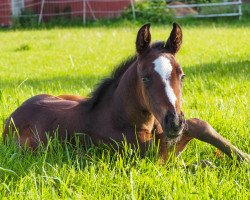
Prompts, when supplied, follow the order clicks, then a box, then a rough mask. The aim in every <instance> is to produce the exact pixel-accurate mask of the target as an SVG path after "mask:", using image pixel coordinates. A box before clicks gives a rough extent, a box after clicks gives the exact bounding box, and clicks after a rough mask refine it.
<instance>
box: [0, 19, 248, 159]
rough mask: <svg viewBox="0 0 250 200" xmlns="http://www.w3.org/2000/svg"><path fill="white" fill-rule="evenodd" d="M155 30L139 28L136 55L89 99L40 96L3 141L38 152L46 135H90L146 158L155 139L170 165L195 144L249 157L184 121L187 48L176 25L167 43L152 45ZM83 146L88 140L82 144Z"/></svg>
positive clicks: (195, 122) (11, 123) (197, 123)
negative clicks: (183, 53) (180, 58)
mask: <svg viewBox="0 0 250 200" xmlns="http://www.w3.org/2000/svg"><path fill="white" fill-rule="evenodd" d="M150 42H151V34H150V25H149V24H146V25H144V26H142V27H141V28H140V30H139V31H138V34H137V38H136V52H137V53H136V55H135V56H133V57H131V58H130V59H128V60H127V61H126V62H124V63H122V64H120V66H119V67H118V68H117V69H116V71H114V73H113V74H112V75H111V77H109V78H107V79H105V80H104V81H103V82H102V83H101V84H100V85H99V86H98V87H97V88H96V90H95V91H94V92H93V93H92V95H91V97H90V98H86V99H84V98H82V97H79V96H73V95H61V96H58V97H56V96H51V95H47V94H41V95H37V96H34V97H32V98H30V99H28V100H27V101H25V102H24V103H23V104H22V105H21V106H20V107H19V108H17V109H16V110H15V111H14V112H13V113H12V114H11V115H10V117H9V118H8V120H7V123H6V126H5V130H4V138H6V137H7V135H9V134H13V135H14V137H15V139H16V140H17V141H18V142H19V143H20V145H21V146H28V147H30V148H33V149H36V148H37V146H38V145H39V143H41V142H42V143H45V144H46V143H47V137H46V133H47V134H49V136H50V137H54V132H55V131H57V135H58V137H59V139H60V140H65V139H66V138H67V139H69V138H72V137H74V136H75V135H76V134H77V133H85V134H87V135H88V136H89V137H90V138H91V140H92V141H93V143H94V144H96V145H97V144H99V143H105V144H108V145H113V144H114V142H122V141H123V140H124V139H126V141H127V142H128V143H129V144H131V145H132V147H134V148H140V150H141V152H142V153H144V152H145V151H146V150H147V147H148V144H150V143H151V142H152V140H153V138H155V140H156V141H157V142H159V144H160V156H161V158H162V159H163V160H166V159H167V157H168V154H169V152H170V151H171V149H175V154H176V155H178V154H180V153H181V152H182V151H183V149H184V148H185V147H186V145H187V143H188V142H189V141H190V140H191V139H193V138H196V139H199V140H201V141H204V142H207V143H210V144H212V145H214V146H215V147H217V148H219V149H220V150H221V151H223V152H224V153H226V154H227V155H228V156H230V157H232V154H235V155H236V156H237V159H238V160H247V161H249V156H248V155H246V154H244V153H243V152H241V151H240V150H238V149H237V148H236V147H234V146H233V145H231V144H230V143H229V142H228V141H227V140H226V139H224V138H223V137H222V136H220V135H219V134H218V133H217V132H216V131H215V130H214V129H213V128H212V127H211V126H210V125H209V124H208V123H207V122H204V121H202V120H199V119H189V120H185V119H184V114H183V112H182V103H181V100H182V99H181V88H182V80H183V78H184V72H183V70H182V69H181V67H180V65H179V64H178V62H177V61H176V58H175V55H176V53H177V52H178V51H179V49H180V47H181V43H182V30H181V28H180V26H179V25H178V24H176V23H174V24H173V29H172V31H171V33H170V36H169V38H168V40H167V41H166V42H156V43H153V44H152V45H151V44H150ZM81 141H82V142H83V144H84V143H85V141H84V138H81Z"/></svg>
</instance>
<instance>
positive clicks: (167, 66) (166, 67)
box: [153, 56, 176, 108]
mask: <svg viewBox="0 0 250 200" xmlns="http://www.w3.org/2000/svg"><path fill="white" fill-rule="evenodd" d="M153 63H154V65H155V68H154V69H155V71H156V72H157V73H158V74H159V75H160V76H161V78H162V79H163V81H164V82H165V92H166V95H167V97H168V99H169V101H170V103H171V104H172V105H173V106H174V108H175V102H176V96H175V93H174V90H173V88H172V87H171V85H170V77H171V72H172V69H173V67H172V65H171V63H170V60H169V59H168V58H166V57H164V56H160V57H158V58H157V59H155V60H154V62H153Z"/></svg>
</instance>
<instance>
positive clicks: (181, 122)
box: [164, 111, 185, 139]
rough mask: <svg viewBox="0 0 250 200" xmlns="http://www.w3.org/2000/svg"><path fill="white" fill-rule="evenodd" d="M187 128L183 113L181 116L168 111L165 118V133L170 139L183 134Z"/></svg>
mask: <svg viewBox="0 0 250 200" xmlns="http://www.w3.org/2000/svg"><path fill="white" fill-rule="evenodd" d="M184 126H185V118H184V114H183V112H181V113H180V114H179V115H178V114H177V113H175V112H171V111H168V112H167V114H166V116H165V118H164V132H165V135H166V137H168V138H171V139H172V138H176V137H178V136H180V135H181V134H182V131H183V129H184Z"/></svg>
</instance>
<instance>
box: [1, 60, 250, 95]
mask: <svg viewBox="0 0 250 200" xmlns="http://www.w3.org/2000/svg"><path fill="white" fill-rule="evenodd" d="M249 66H250V60H244V61H241V62H229V63H221V62H218V63H207V64H202V65H196V66H190V67H184V69H183V70H184V72H185V74H186V75H187V79H188V78H189V77H190V76H194V77H195V76H201V77H204V78H205V77H207V76H211V75H212V76H213V77H216V78H217V77H218V81H219V80H220V78H227V77H228V78H234V79H239V80H240V79H241V78H243V77H244V78H247V79H250V67H249ZM103 78H105V77H99V76H95V75H94V74H93V75H84V74H83V75H76V76H71V75H70V74H69V75H63V76H55V77H47V78H40V79H38V78H37V79H28V80H23V79H22V80H21V79H19V80H18V79H15V80H13V79H10V80H0V90H5V89H14V88H16V89H18V88H22V87H24V86H25V87H27V88H30V87H32V88H33V89H34V88H35V89H36V91H37V90H46V88H49V89H50V90H53V89H55V90H56V89H58V87H60V90H63V91H70V90H72V89H74V90H77V89H79V88H92V89H94V88H95V85H98V83H100V81H101V80H102V79H103Z"/></svg>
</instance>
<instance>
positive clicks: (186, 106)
mask: <svg viewBox="0 0 250 200" xmlns="http://www.w3.org/2000/svg"><path fill="white" fill-rule="evenodd" d="M138 28H139V27H138V26H136V25H131V26H128V27H123V26H119V27H118V28H113V27H101V26H100V27H89V28H80V27H78V28H77V27H76V28H52V29H48V30H46V29H41V30H12V31H1V32H0V38H1V40H0V118H1V126H0V133H2V131H3V122H4V119H5V118H6V117H8V115H9V114H10V113H11V112H12V111H13V110H14V109H16V108H17V107H18V106H19V105H20V104H21V103H22V102H23V101H24V100H26V99H27V98H29V97H31V96H33V95H36V94H40V93H49V94H53V95H59V94H63V93H69V94H79V95H88V94H89V93H90V92H91V91H92V90H93V89H94V88H95V84H97V83H98V81H100V80H101V79H102V78H103V77H104V76H107V75H109V73H110V72H111V71H112V69H113V68H114V67H115V65H116V64H118V63H119V62H121V61H122V60H124V59H126V57H128V56H129V55H132V54H134V52H135V47H134V42H135V37H136V33H137V30H138ZM151 30H152V37H153V40H154V41H155V40H165V39H167V37H168V34H169V32H170V30H171V27H170V26H154V25H153V26H152V29H151ZM183 32H184V43H183V47H182V49H181V51H180V53H179V54H178V55H177V60H178V61H179V63H180V65H181V66H182V67H183V69H184V71H185V74H186V78H185V82H184V88H183V111H184V113H185V115H186V117H187V118H190V117H199V118H201V119H203V120H206V121H208V122H209V123H210V124H211V125H212V126H213V127H214V128H215V129H216V130H217V131H218V132H219V133H220V134H222V135H223V136H224V137H226V138H227V139H229V140H230V141H231V142H232V143H233V144H234V145H236V146H237V147H239V148H240V149H242V150H243V151H244V152H248V153H250V120H249V119H250V89H249V88H250V45H249V44H250V37H249V36H250V26H244V24H242V26H241V25H239V26H233V27H230V26H218V25H214V24H210V25H209V24H207V26H206V27H205V26H201V25H199V26H197V27H194V26H184V27H183ZM155 154H156V149H155V148H152V149H151V150H150V151H149V153H148V155H147V156H146V157H145V158H143V159H142V158H140V157H139V156H137V154H134V153H133V152H131V150H130V149H129V148H127V150H126V151H125V153H124V155H119V154H116V153H113V152H111V151H110V150H109V148H107V147H92V148H90V149H82V148H81V147H77V148H76V147H75V148H74V147H72V146H70V145H60V144H58V143H57V141H52V142H51V144H50V145H49V146H47V147H41V148H40V149H39V150H38V151H37V152H35V153H31V152H29V151H22V150H21V149H19V148H17V147H16V146H15V145H14V144H13V143H11V142H10V143H9V144H3V142H2V141H1V142H0V199H2V198H3V199H250V168H249V165H246V164H243V165H239V166H237V164H236V162H235V161H231V160H230V159H228V158H227V157H218V156H216V154H215V148H214V147H211V146H210V145H207V144H204V143H202V142H199V141H192V142H191V143H190V144H189V145H188V148H187V149H186V151H184V152H183V154H182V155H181V156H179V157H178V158H177V159H175V160H174V161H172V162H171V163H166V164H165V165H160V164H159V163H158V162H157V156H156V155H155ZM204 159H206V160H210V161H211V162H213V163H214V164H215V166H216V167H215V168H201V167H199V166H198V167H195V166H193V165H192V163H195V162H199V161H200V160H204ZM186 165H189V166H191V167H188V168H187V167H185V166H186Z"/></svg>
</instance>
